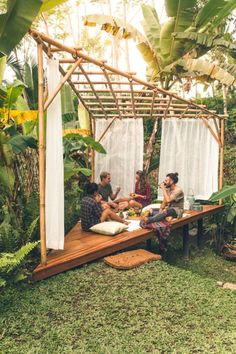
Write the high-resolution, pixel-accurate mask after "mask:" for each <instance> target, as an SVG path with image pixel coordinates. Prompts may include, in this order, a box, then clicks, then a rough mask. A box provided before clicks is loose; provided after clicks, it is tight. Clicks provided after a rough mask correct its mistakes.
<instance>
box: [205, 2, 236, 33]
mask: <svg viewBox="0 0 236 354" xmlns="http://www.w3.org/2000/svg"><path fill="white" fill-rule="evenodd" d="M235 8H236V1H235V0H231V1H227V3H226V5H225V6H224V7H223V8H222V9H221V10H220V11H219V12H218V13H217V16H216V17H215V19H214V20H213V21H210V26H209V27H210V28H209V30H212V29H214V28H216V27H218V26H219V25H220V24H221V23H222V21H223V20H225V19H226V18H227V17H228V16H229V15H230V14H231V13H232V11H233V10H234V9H235Z"/></svg>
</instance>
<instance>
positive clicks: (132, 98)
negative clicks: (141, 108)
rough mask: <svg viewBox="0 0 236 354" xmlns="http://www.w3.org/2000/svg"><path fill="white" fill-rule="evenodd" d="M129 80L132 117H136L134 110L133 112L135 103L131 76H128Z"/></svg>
mask: <svg viewBox="0 0 236 354" xmlns="http://www.w3.org/2000/svg"><path fill="white" fill-rule="evenodd" d="M129 82H130V91H131V104H132V110H133V114H134V118H137V116H136V112H135V104H134V90H133V79H132V77H130V79H129Z"/></svg>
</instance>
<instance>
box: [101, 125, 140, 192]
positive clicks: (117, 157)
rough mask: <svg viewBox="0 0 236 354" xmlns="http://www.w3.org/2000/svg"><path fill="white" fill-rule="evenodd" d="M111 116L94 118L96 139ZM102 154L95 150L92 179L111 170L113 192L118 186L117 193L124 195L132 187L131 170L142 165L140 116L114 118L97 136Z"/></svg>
mask: <svg viewBox="0 0 236 354" xmlns="http://www.w3.org/2000/svg"><path fill="white" fill-rule="evenodd" d="M110 122H111V119H107V120H106V119H97V120H96V137H95V138H96V140H98V139H99V138H100V136H101V135H102V133H103V132H104V131H105V129H106V127H107V126H108V125H109V123H110ZM101 144H102V146H103V147H104V148H105V150H106V152H107V153H106V155H104V154H100V153H96V154H95V181H96V182H97V183H99V182H100V177H99V175H100V173H101V172H102V171H107V172H110V173H111V184H112V187H113V192H114V190H115V188H116V187H117V186H120V187H121V191H120V193H119V195H118V197H125V196H126V197H127V196H128V195H129V193H130V192H133V191H134V187H135V173H136V171H137V170H142V168H143V120H142V119H140V118H139V119H128V118H127V119H121V120H119V119H116V120H115V121H114V123H113V124H112V125H111V127H110V128H109V129H108V131H107V132H106V134H105V136H104V137H103V138H102V140H101Z"/></svg>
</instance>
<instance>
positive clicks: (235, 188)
mask: <svg viewBox="0 0 236 354" xmlns="http://www.w3.org/2000/svg"><path fill="white" fill-rule="evenodd" d="M220 199H223V202H224V205H225V206H226V208H227V216H226V220H227V222H228V223H229V224H230V225H231V227H232V230H233V232H234V235H235V233H236V184H235V185H232V186H227V185H226V186H224V187H223V188H222V190H221V191H218V192H215V193H213V194H212V195H211V197H210V198H209V201H211V202H218V201H219V200H220Z"/></svg>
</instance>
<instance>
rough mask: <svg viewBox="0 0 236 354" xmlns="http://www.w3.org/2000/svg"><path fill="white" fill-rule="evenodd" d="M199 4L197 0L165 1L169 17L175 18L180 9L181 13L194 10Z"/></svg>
mask: <svg viewBox="0 0 236 354" xmlns="http://www.w3.org/2000/svg"><path fill="white" fill-rule="evenodd" d="M196 4H197V0H180V1H179V0H165V9H166V13H167V16H169V17H175V16H176V13H177V11H178V8H179V9H180V10H181V11H184V10H185V9H188V11H189V10H192V9H193V8H194V7H195V6H196Z"/></svg>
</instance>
